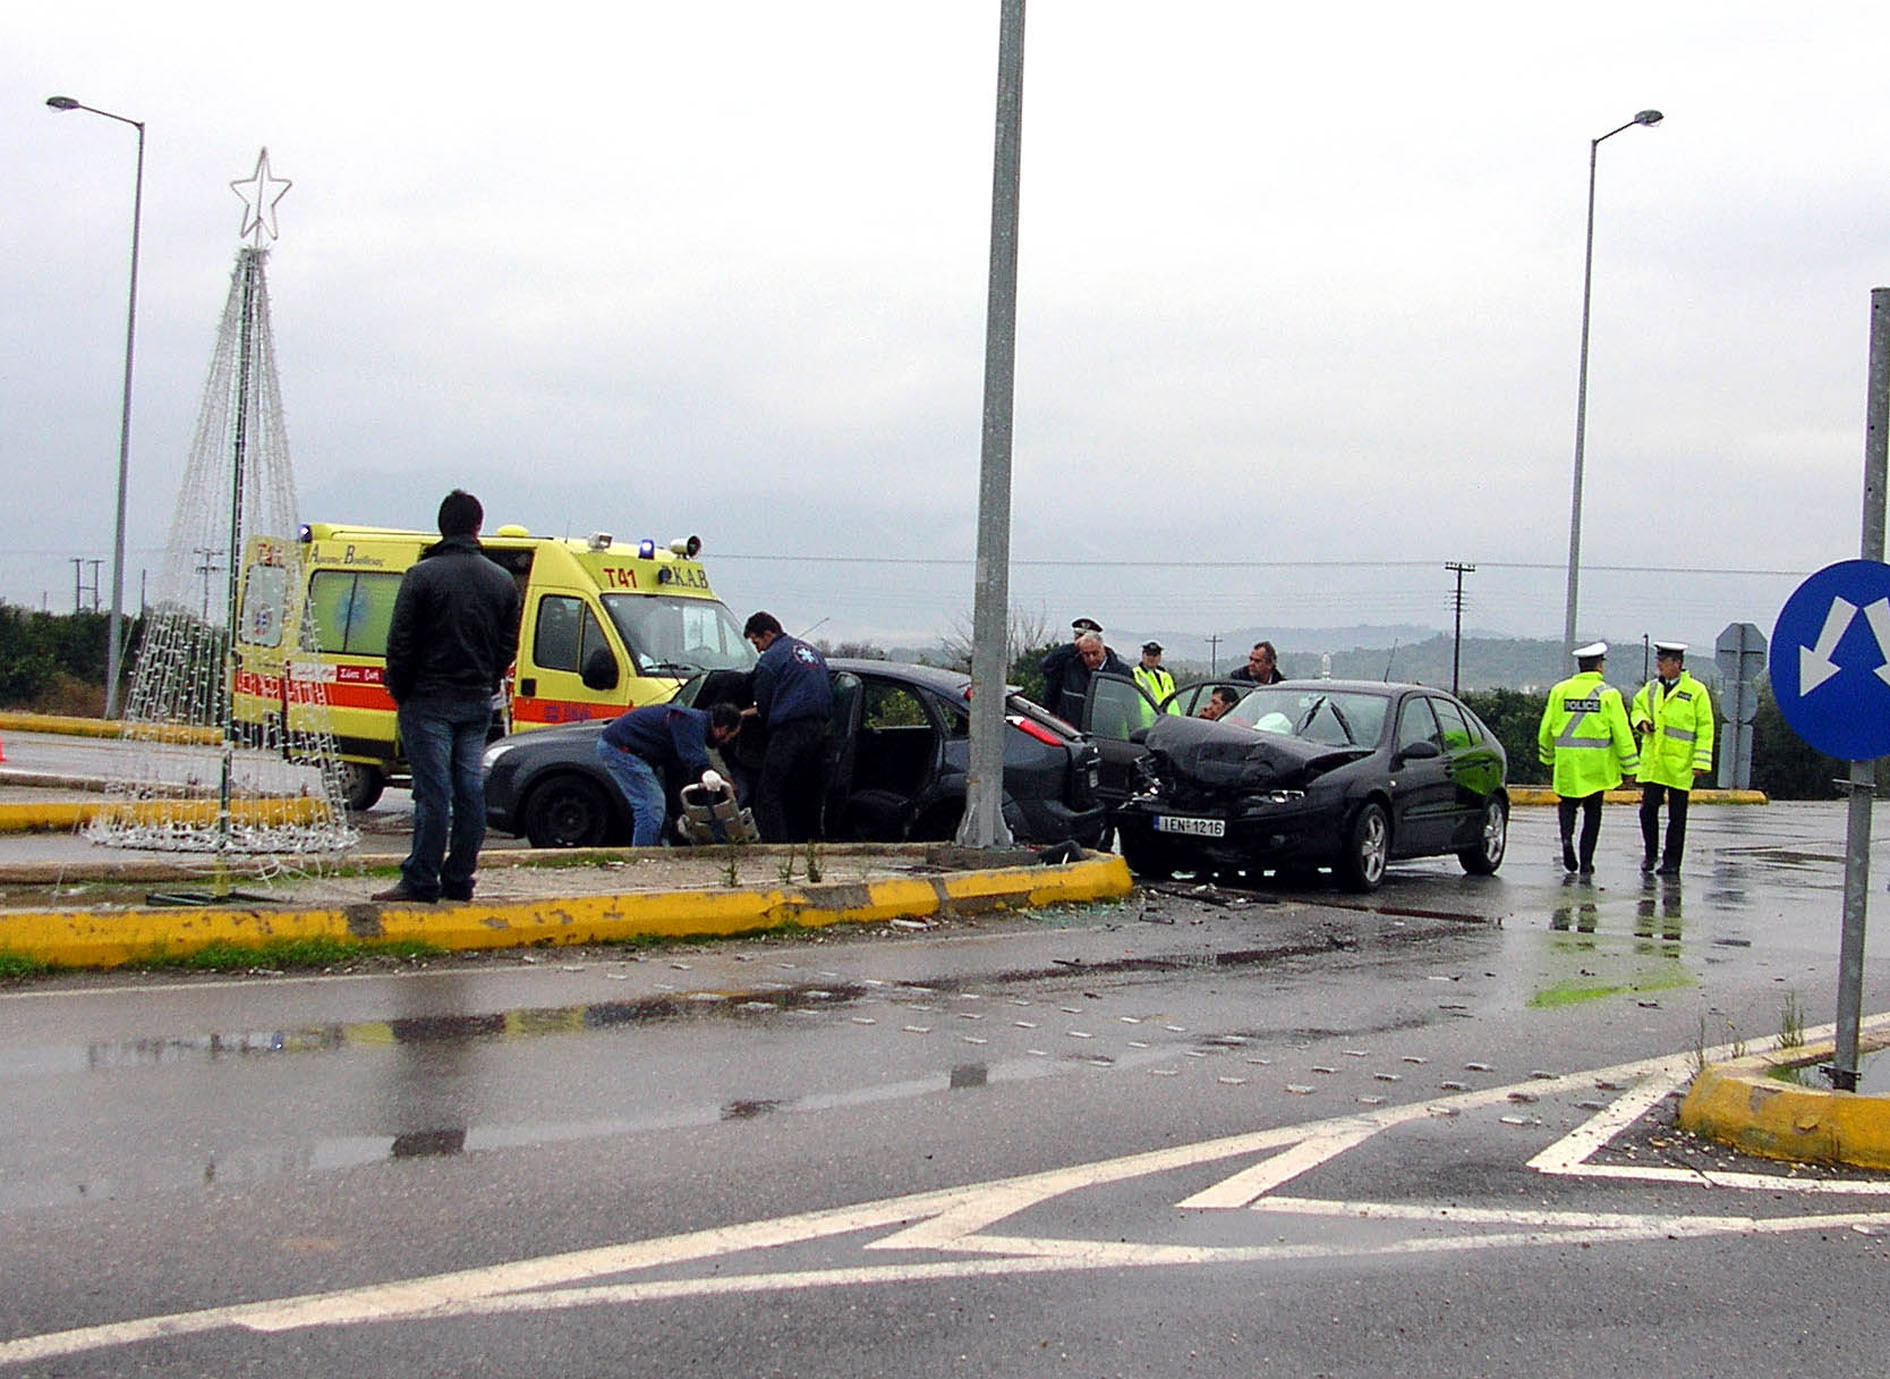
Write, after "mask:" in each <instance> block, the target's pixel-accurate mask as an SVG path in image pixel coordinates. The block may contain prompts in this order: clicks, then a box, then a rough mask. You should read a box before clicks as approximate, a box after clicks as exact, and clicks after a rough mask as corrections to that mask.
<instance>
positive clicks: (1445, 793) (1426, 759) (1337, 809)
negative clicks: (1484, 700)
mask: <svg viewBox="0 0 1890 1379" xmlns="http://www.w3.org/2000/svg"><path fill="white" fill-rule="evenodd" d="M1135 737H1136V738H1137V739H1139V741H1140V744H1141V745H1142V746H1144V747H1146V749H1147V752H1148V756H1147V758H1146V760H1145V763H1144V766H1143V771H1144V777H1145V778H1144V780H1143V782H1142V785H1141V788H1140V789H1139V790H1138V791H1136V792H1135V793H1133V794H1132V795H1131V796H1130V797H1129V798H1128V799H1126V800H1124V801H1123V802H1122V803H1121V804H1120V805H1118V806H1117V807H1116V810H1115V825H1116V832H1117V837H1118V839H1119V840H1120V842H1119V846H1120V847H1121V849H1122V855H1123V857H1124V858H1125V859H1126V860H1127V861H1128V863H1129V866H1130V867H1131V868H1132V869H1133V870H1135V871H1136V872H1137V873H1140V874H1143V875H1167V874H1170V873H1172V872H1174V871H1178V870H1187V871H1222V872H1228V871H1248V872H1258V871H1262V870H1280V869H1311V868H1315V867H1331V868H1332V869H1333V870H1334V871H1335V872H1336V873H1337V875H1338V877H1339V879H1340V880H1341V881H1342V882H1343V883H1345V884H1346V885H1348V886H1350V887H1352V888H1354V889H1357V890H1372V889H1375V888H1376V887H1377V886H1378V885H1379V884H1380V882H1381V881H1383V879H1384V874H1385V864H1386V863H1387V862H1388V861H1391V860H1393V859H1396V858H1404V857H1429V856H1437V855H1440V854H1448V853H1455V854H1456V855H1457V857H1458V859H1459V860H1460V861H1461V862H1462V863H1463V866H1464V869H1465V870H1467V871H1470V872H1474V873H1478V874H1482V875H1488V874H1489V873H1491V872H1494V871H1495V870H1496V869H1497V867H1499V866H1501V865H1502V861H1503V852H1504V848H1505V845H1506V843H1507V840H1508V834H1509V794H1508V791H1507V789H1506V786H1505V780H1506V776H1507V771H1508V761H1507V759H1506V757H1505V756H1504V753H1503V747H1502V744H1501V743H1500V742H1498V741H1497V738H1496V735H1495V734H1494V733H1492V732H1491V731H1490V730H1489V728H1487V727H1486V726H1484V724H1483V723H1482V721H1481V720H1479V719H1478V718H1477V716H1476V714H1474V713H1473V712H1471V710H1470V709H1469V708H1468V707H1467V706H1466V705H1465V704H1464V703H1463V702H1462V701H1461V700H1459V699H1457V698H1455V697H1454V696H1452V695H1449V694H1446V693H1445V692H1443V691H1442V690H1436V689H1430V688H1427V687H1425V686H1422V685H1401V684H1377V683H1373V682H1369V681H1344V680H1300V681H1288V682H1286V683H1284V684H1279V685H1264V686H1259V687H1256V688H1254V689H1252V690H1250V691H1248V693H1247V694H1246V695H1245V697H1243V698H1242V699H1241V700H1240V702H1239V703H1238V704H1236V705H1235V706H1234V707H1233V709H1231V710H1230V711H1229V712H1228V713H1227V714H1226V716H1225V717H1223V718H1221V719H1220V720H1218V721H1216V722H1209V721H1207V720H1205V719H1200V718H1187V717H1182V716H1179V715H1169V714H1161V715H1158V716H1156V717H1155V718H1154V720H1153V722H1152V723H1150V725H1149V726H1148V727H1147V728H1146V729H1144V730H1140V731H1137V732H1136V733H1135Z"/></svg>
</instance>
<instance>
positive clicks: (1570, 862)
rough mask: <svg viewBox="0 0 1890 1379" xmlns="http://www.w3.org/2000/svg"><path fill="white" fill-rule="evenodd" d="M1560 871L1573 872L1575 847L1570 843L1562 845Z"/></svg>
mask: <svg viewBox="0 0 1890 1379" xmlns="http://www.w3.org/2000/svg"><path fill="white" fill-rule="evenodd" d="M1562 870H1563V871H1574V870H1575V847H1574V845H1573V844H1572V843H1564V844H1562Z"/></svg>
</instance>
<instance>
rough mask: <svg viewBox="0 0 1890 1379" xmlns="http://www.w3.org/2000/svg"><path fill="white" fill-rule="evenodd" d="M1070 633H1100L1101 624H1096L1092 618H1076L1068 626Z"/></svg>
mask: <svg viewBox="0 0 1890 1379" xmlns="http://www.w3.org/2000/svg"><path fill="white" fill-rule="evenodd" d="M1070 631H1072V632H1100V631H1102V624H1101V623H1099V622H1097V621H1096V620H1095V619H1094V618H1077V619H1076V620H1075V621H1074V622H1072V623H1071V624H1070Z"/></svg>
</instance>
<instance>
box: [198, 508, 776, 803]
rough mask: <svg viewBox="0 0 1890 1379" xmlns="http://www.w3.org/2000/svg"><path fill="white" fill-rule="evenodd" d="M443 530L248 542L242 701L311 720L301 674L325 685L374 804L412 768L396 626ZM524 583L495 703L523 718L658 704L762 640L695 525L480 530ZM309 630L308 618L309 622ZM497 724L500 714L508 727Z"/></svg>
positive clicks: (348, 759)
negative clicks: (725, 586) (573, 531)
mask: <svg viewBox="0 0 1890 1379" xmlns="http://www.w3.org/2000/svg"><path fill="white" fill-rule="evenodd" d="M437 540H439V537H438V536H437V535H436V534H433V533H428V532H418V531H395V530H390V529H387V528H381V527H355V526H343V525H340V524H337V523H331V522H316V523H312V524H310V525H308V526H305V527H303V528H302V529H301V541H300V549H299V550H294V549H290V548H288V546H287V544H286V543H285V542H282V541H280V540H276V539H272V538H268V537H261V538H258V539H256V540H254V541H252V542H250V543H249V545H248V549H247V550H246V551H245V553H244V554H245V560H244V570H243V573H242V589H241V593H240V596H239V601H238V616H237V635H236V647H235V653H236V654H235V662H236V671H235V685H234V687H233V689H234V695H233V705H232V707H233V714H234V717H235V720H236V723H237V725H238V726H239V728H240V727H242V726H243V725H248V726H250V727H251V728H252V729H254V730H255V731H256V735H257V736H258V737H259V738H262V737H273V739H274V740H281V734H279V733H277V734H268V733H267V732H266V731H265V730H266V729H267V728H268V727H269V725H270V723H271V721H272V720H273V721H274V722H276V723H281V722H282V721H283V720H284V719H287V720H288V721H289V722H290V724H291V725H293V726H296V727H300V728H303V729H304V730H306V729H307V728H309V727H311V726H313V725H312V724H309V723H305V722H302V721H301V720H302V718H303V716H304V711H302V710H300V709H298V708H292V706H297V705H301V704H304V703H306V702H308V700H309V695H308V694H307V692H306V691H304V692H302V693H298V692H297V690H296V685H297V682H298V681H313V682H318V683H319V684H320V685H321V686H322V690H323V694H322V696H321V698H322V699H324V700H325V701H326V703H327V705H328V716H329V719H330V721H331V725H332V731H333V733H334V735H335V739H336V744H337V746H338V747H339V749H340V752H341V758H342V761H343V762H344V763H345V766H346V772H347V795H348V803H349V805H350V807H352V808H355V809H365V808H367V807H368V806H369V805H371V804H372V803H373V802H374V801H375V800H376V799H378V798H379V797H380V793H381V789H382V787H383V786H384V785H386V783H387V782H388V780H389V779H390V778H393V777H399V776H404V775H405V773H406V769H407V768H406V762H405V761H404V760H403V759H402V755H401V749H400V742H399V735H398V733H397V731H396V727H395V715H394V700H393V697H392V696H391V695H389V694H388V692H387V687H386V684H385V672H386V668H387V629H388V625H389V623H390V622H391V621H392V619H393V614H394V595H395V593H396V592H397V591H398V590H399V588H400V577H401V575H402V574H404V573H405V572H406V570H407V569H408V567H409V566H411V565H412V564H413V563H414V562H415V561H417V560H418V559H419V558H420V555H421V553H422V552H423V551H425V550H426V549H427V547H428V546H430V545H432V544H433V543H434V542H435V541H437ZM480 545H481V546H483V547H484V548H485V552H486V555H487V556H488V557H489V558H490V559H491V560H493V561H494V562H496V563H497V564H498V565H499V566H501V567H502V568H503V569H505V570H507V571H509V572H510V573H511V575H512V577H513V579H515V580H517V581H518V586H519V593H520V596H521V600H522V609H521V613H520V617H521V623H520V627H519V643H518V660H517V662H516V663H515V664H514V665H513V667H512V671H511V673H510V674H509V675H508V676H507V677H506V683H505V686H504V693H503V695H502V697H501V701H495V704H494V710H495V714H496V715H498V717H499V718H500V719H502V726H503V728H504V730H505V731H508V732H509V731H520V732H523V731H526V730H528V729H532V728H545V727H551V726H553V725H555V724H559V723H577V722H582V721H583V720H585V719H589V718H615V717H616V716H617V715H618V714H620V713H622V712H623V711H624V710H625V709H626V708H630V707H633V706H636V705H641V704H653V703H661V702H662V701H664V700H666V699H668V698H669V697H670V696H671V695H672V694H674V693H675V691H676V687H677V685H679V684H680V683H681V682H682V681H683V680H685V679H687V678H688V677H689V676H691V675H693V674H695V673H696V672H697V671H701V670H748V669H751V668H752V667H753V666H754V663H755V653H754V649H753V648H752V647H750V646H749V644H748V643H747V642H746V641H744V640H743V638H742V628H741V623H740V622H739V621H737V620H736V618H735V617H734V616H733V615H732V614H731V613H730V612H729V610H728V609H727V608H726V607H725V606H724V605H723V604H722V602H721V600H719V599H718V598H716V596H715V593H714V591H713V590H712V589H711V588H710V587H709V577H708V575H707V574H706V573H705V572H704V570H703V568H702V563H701V562H700V561H699V560H698V559H697V558H696V557H697V555H698V553H699V552H700V550H701V547H702V543H701V541H700V540H699V539H698V538H696V537H693V536H692V537H689V538H688V539H687V540H683V541H673V542H670V543H669V544H668V545H666V546H662V545H658V544H657V543H656V542H655V541H652V540H642V541H636V542H619V541H616V540H614V539H613V538H612V537H611V536H610V534H609V533H607V532H597V533H595V534H593V535H591V536H589V537H586V538H582V539H580V538H567V537H549V536H533V535H531V534H530V533H529V532H527V531H526V530H525V528H523V527H516V526H506V527H500V528H499V529H498V530H497V531H496V532H494V533H491V534H490V535H482V536H481V537H480ZM305 618H306V619H309V620H312V627H310V628H309V629H308V630H307V632H306V633H304V631H303V627H302V624H303V620H304V619H305ZM496 726H498V724H496V723H495V727H496Z"/></svg>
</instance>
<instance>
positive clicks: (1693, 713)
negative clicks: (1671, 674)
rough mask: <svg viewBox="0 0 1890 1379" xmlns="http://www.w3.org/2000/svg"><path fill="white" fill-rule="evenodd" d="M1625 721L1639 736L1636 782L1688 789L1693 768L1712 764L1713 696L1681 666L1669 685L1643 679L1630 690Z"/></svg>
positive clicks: (1691, 785)
mask: <svg viewBox="0 0 1890 1379" xmlns="http://www.w3.org/2000/svg"><path fill="white" fill-rule="evenodd" d="M1628 721H1629V722H1630V723H1631V724H1632V725H1633V727H1634V731H1635V732H1637V733H1639V734H1640V736H1641V766H1640V770H1639V771H1637V772H1636V773H1635V777H1634V778H1635V779H1636V780H1638V781H1640V782H1641V783H1642V784H1644V785H1645V784H1652V785H1665V786H1669V787H1671V788H1672V789H1675V790H1691V789H1692V788H1693V773H1694V772H1696V771H1710V770H1712V769H1713V701H1712V700H1711V699H1710V698H1708V697H1707V693H1706V686H1705V685H1702V684H1701V683H1700V682H1699V681H1698V680H1695V679H1694V678H1693V677H1692V676H1691V675H1689V674H1687V673H1686V672H1685V671H1684V670H1683V671H1681V672H1680V678H1679V679H1678V680H1676V681H1674V683H1673V688H1672V689H1665V688H1663V687H1662V685H1661V683H1660V681H1658V680H1649V681H1648V682H1647V683H1646V684H1645V685H1642V686H1641V691H1640V693H1639V694H1637V695H1635V696H1634V708H1633V709H1632V711H1630V712H1629V714H1628Z"/></svg>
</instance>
